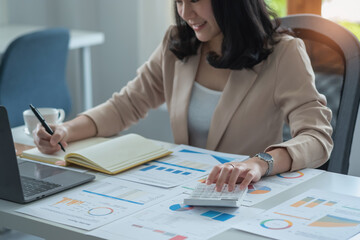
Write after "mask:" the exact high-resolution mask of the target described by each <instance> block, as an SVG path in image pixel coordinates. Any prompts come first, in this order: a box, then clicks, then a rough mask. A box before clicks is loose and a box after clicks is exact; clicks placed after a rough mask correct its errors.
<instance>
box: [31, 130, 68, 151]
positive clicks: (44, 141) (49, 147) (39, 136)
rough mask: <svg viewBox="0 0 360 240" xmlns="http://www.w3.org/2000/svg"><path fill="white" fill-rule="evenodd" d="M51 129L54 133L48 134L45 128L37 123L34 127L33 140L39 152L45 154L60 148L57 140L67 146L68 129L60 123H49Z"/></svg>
mask: <svg viewBox="0 0 360 240" xmlns="http://www.w3.org/2000/svg"><path fill="white" fill-rule="evenodd" d="M49 126H50V128H51V129H52V130H53V132H54V134H53V135H50V134H49V133H48V132H46V130H45V128H44V127H43V126H41V124H40V123H39V124H38V125H37V127H36V129H35V130H34V131H33V137H34V142H35V145H36V146H37V148H38V149H39V150H40V152H42V153H45V154H53V153H55V152H57V151H60V150H61V147H60V145H59V144H58V143H59V142H60V143H61V144H62V145H63V146H64V148H66V147H67V145H68V144H67V142H66V141H67V139H68V137H69V133H68V130H67V128H66V127H65V126H63V125H62V124H60V125H51V124H50V125H49Z"/></svg>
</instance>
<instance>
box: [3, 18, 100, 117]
mask: <svg viewBox="0 0 360 240" xmlns="http://www.w3.org/2000/svg"><path fill="white" fill-rule="evenodd" d="M42 29H45V27H43V26H26V25H0V55H1V54H3V53H4V52H5V50H6V48H7V47H8V46H9V44H10V43H11V42H12V41H13V40H14V39H15V38H17V37H19V36H21V35H23V34H26V33H30V32H33V31H37V30H42ZM103 42H104V34H103V33H101V32H90V31H82V30H70V42H69V49H80V56H81V63H80V64H81V68H82V69H81V70H82V84H83V88H84V97H83V106H84V110H86V109H89V108H91V107H92V105H93V104H92V79H91V53H90V47H91V46H93V45H98V44H102V43H103Z"/></svg>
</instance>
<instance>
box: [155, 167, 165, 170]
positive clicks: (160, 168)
mask: <svg viewBox="0 0 360 240" xmlns="http://www.w3.org/2000/svg"><path fill="white" fill-rule="evenodd" d="M164 169H166V168H165V167H158V168H156V170H164Z"/></svg>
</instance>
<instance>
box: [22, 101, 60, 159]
mask: <svg viewBox="0 0 360 240" xmlns="http://www.w3.org/2000/svg"><path fill="white" fill-rule="evenodd" d="M29 106H30V109H31V111H32V112H33V113H34V114H35V116H36V117H37V119H38V120H39V121H40V123H41V125H42V126H43V127H44V128H45V130H46V132H47V133H49V134H50V135H53V134H54V132H53V130H52V129H51V128H50V127H49V125H48V124H47V123H46V122H45V119H44V117H43V116H42V115H41V113H40V112H39V111H38V110H37V109H36V107H34V106H33V105H32V104H30V105H29ZM59 145H60V147H61V149H62V150H63V151H64V152H65V148H64V147H63V145H61V143H59Z"/></svg>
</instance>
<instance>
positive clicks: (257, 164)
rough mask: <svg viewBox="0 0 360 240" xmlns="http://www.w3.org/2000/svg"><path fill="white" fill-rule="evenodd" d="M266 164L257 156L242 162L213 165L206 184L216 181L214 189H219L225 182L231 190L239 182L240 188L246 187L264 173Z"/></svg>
mask: <svg viewBox="0 0 360 240" xmlns="http://www.w3.org/2000/svg"><path fill="white" fill-rule="evenodd" d="M267 168H268V164H267V163H266V162H265V161H263V160H261V159H259V158H257V157H253V158H249V159H247V160H246V161H243V162H229V163H225V164H219V165H217V166H215V167H214V168H213V169H212V171H211V173H210V174H209V176H208V178H207V179H206V184H212V183H216V191H218V192H219V191H221V189H222V188H223V185H224V184H225V183H227V184H228V189H229V191H233V190H234V188H235V184H237V183H240V182H241V184H240V189H244V188H246V187H247V186H248V185H249V184H250V183H251V182H257V181H259V180H260V178H261V177H262V176H263V175H264V174H265V172H266V170H267Z"/></svg>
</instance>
